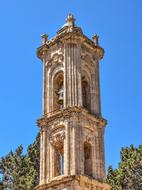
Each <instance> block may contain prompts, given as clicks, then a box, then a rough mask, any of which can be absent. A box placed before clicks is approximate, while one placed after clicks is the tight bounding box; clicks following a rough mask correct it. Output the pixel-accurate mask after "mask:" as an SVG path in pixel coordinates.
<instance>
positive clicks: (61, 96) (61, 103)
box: [57, 86, 64, 108]
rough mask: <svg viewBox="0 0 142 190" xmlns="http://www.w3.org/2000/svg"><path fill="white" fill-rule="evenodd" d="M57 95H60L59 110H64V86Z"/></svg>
mask: <svg viewBox="0 0 142 190" xmlns="http://www.w3.org/2000/svg"><path fill="white" fill-rule="evenodd" d="M57 95H58V100H57V103H58V104H59V108H63V97H64V91H63V86H62V87H61V88H60V89H59V91H58V92H57Z"/></svg>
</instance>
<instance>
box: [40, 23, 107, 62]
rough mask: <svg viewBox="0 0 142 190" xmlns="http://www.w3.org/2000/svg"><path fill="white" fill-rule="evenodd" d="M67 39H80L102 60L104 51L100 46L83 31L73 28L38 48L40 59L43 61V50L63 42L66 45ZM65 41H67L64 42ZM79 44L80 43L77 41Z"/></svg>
mask: <svg viewBox="0 0 142 190" xmlns="http://www.w3.org/2000/svg"><path fill="white" fill-rule="evenodd" d="M67 39H69V40H70V39H76V40H77V39H78V40H80V41H81V43H83V44H84V45H85V46H86V47H88V48H90V49H91V50H92V51H94V53H95V54H97V55H98V58H99V59H102V58H103V56H104V49H103V48H101V47H100V46H99V45H96V44H95V43H94V41H92V40H91V39H89V38H88V37H87V36H85V35H84V34H83V33H82V31H81V29H80V28H79V27H73V28H72V29H69V28H68V27H67V29H66V30H65V31H63V32H60V33H58V34H57V35H56V36H55V37H53V38H52V39H51V40H49V41H47V43H46V44H44V45H42V46H40V47H39V48H37V56H38V58H40V59H42V58H43V57H42V54H43V50H45V49H46V50H48V49H49V48H50V47H51V46H53V45H55V44H57V43H59V42H61V43H65V41H67ZM64 40H65V41H64ZM76 42H78V41H76Z"/></svg>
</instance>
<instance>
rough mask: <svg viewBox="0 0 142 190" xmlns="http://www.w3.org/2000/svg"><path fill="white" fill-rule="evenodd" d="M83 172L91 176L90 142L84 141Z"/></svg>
mask: <svg viewBox="0 0 142 190" xmlns="http://www.w3.org/2000/svg"><path fill="white" fill-rule="evenodd" d="M84 174H85V175H88V176H92V146H91V144H90V143H88V142H85V143H84Z"/></svg>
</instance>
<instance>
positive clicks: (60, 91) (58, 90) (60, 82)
mask: <svg viewBox="0 0 142 190" xmlns="http://www.w3.org/2000/svg"><path fill="white" fill-rule="evenodd" d="M63 98H64V77H63V72H59V73H57V74H56V75H55V77H54V80H53V110H57V109H62V108H63V103H64V102H63Z"/></svg>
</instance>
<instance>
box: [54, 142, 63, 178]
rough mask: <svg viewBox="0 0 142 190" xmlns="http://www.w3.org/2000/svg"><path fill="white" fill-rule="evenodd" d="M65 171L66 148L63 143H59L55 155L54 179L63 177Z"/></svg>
mask: <svg viewBox="0 0 142 190" xmlns="http://www.w3.org/2000/svg"><path fill="white" fill-rule="evenodd" d="M63 171H64V148H63V142H58V144H57V145H56V146H55V154H54V177H56V176H60V175H63Z"/></svg>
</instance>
